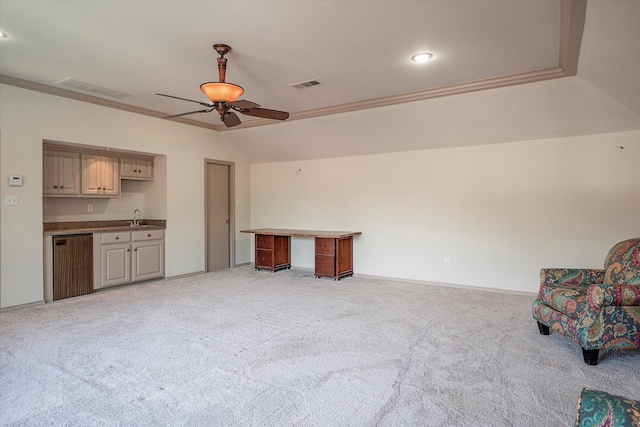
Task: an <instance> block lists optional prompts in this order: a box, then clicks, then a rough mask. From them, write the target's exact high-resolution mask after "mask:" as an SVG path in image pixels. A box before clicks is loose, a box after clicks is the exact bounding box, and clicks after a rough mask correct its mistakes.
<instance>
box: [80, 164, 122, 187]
mask: <svg viewBox="0 0 640 427" xmlns="http://www.w3.org/2000/svg"><path fill="white" fill-rule="evenodd" d="M82 194H83V195H94V196H110V197H114V196H119V195H120V161H119V159H118V158H117V157H110V156H100V155H97V154H82Z"/></svg>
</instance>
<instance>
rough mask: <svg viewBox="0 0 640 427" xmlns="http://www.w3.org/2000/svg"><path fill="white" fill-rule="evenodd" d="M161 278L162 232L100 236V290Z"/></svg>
mask: <svg viewBox="0 0 640 427" xmlns="http://www.w3.org/2000/svg"><path fill="white" fill-rule="evenodd" d="M159 277H164V230H136V231H124V232H114V233H103V234H102V236H101V246H100V287H101V288H102V287H108V286H116V285H123V284H126V283H132V282H140V281H143V280H149V279H156V278H159Z"/></svg>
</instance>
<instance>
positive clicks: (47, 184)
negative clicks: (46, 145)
mask: <svg viewBox="0 0 640 427" xmlns="http://www.w3.org/2000/svg"><path fill="white" fill-rule="evenodd" d="M42 194H58V152H57V151H52V150H42Z"/></svg>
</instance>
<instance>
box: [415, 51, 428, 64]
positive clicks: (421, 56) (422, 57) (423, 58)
mask: <svg viewBox="0 0 640 427" xmlns="http://www.w3.org/2000/svg"><path fill="white" fill-rule="evenodd" d="M431 58H433V55H432V54H430V53H417V54H415V55H413V56H412V57H411V60H412V61H413V62H417V63H420V64H422V63H424V62H429V61H431Z"/></svg>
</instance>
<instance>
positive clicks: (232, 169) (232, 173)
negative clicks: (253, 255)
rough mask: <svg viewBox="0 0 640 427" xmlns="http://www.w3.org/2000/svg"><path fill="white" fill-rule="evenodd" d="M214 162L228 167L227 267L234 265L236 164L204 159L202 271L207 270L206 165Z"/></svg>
mask: <svg viewBox="0 0 640 427" xmlns="http://www.w3.org/2000/svg"><path fill="white" fill-rule="evenodd" d="M209 164H215V165H222V166H228V167H229V188H228V193H229V268H233V267H235V266H236V255H235V254H236V249H235V248H236V204H235V200H236V192H235V188H236V164H235V162H227V161H224V160H216V159H204V271H205V272H208V271H209V265H208V264H209V227H208V224H207V222H208V220H209V216H208V214H209V213H208V212H207V197H208V195H209V191H208V190H209V189H208V188H207V187H208V184H207V181H208V180H207V173H208V172H207V165H209Z"/></svg>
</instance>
